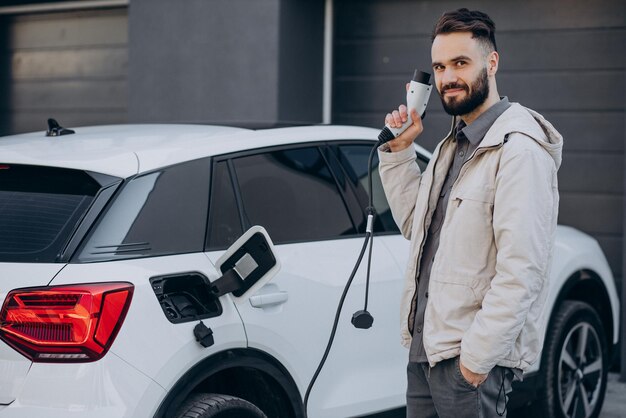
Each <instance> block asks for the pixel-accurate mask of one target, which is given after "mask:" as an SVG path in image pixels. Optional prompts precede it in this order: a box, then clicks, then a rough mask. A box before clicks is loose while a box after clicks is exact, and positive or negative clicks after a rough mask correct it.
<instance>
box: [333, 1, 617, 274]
mask: <svg viewBox="0 0 626 418" xmlns="http://www.w3.org/2000/svg"><path fill="white" fill-rule="evenodd" d="M625 3H626V2H624V1H622V0H597V1H593V2H590V1H587V0H569V1H566V0H561V1H556V0H554V1H540V0H528V1H524V2H517V1H515V2H514V1H501V0H500V1H496V0H483V1H474V2H471V5H470V7H471V8H475V9H479V10H482V11H485V12H486V13H488V14H489V15H490V16H491V17H492V19H493V20H494V21H495V22H496V27H497V31H496V33H497V42H498V49H499V51H500V57H501V58H500V69H499V71H498V75H497V80H498V88H499V91H500V94H503V95H507V96H508V97H509V99H510V100H512V101H518V102H521V103H522V104H524V105H526V106H528V107H531V108H534V109H535V110H537V111H539V112H540V113H542V114H544V115H545V116H546V117H547V118H548V119H549V120H550V121H551V122H553V124H554V125H555V126H556V127H557V129H559V130H560V131H561V133H562V134H563V136H564V137H565V146H564V155H563V165H562V167H561V169H560V171H559V182H560V191H561V205H560V215H559V222H560V223H562V224H566V225H572V226H575V227H577V228H579V229H581V230H583V231H586V232H588V233H590V234H592V235H593V236H594V237H596V238H597V239H598V240H599V242H600V245H601V246H602V248H603V250H604V251H605V253H606V255H607V257H608V259H609V262H610V264H611V267H612V269H613V272H614V274H615V275H616V276H617V278H618V283H619V282H620V281H621V276H622V236H623V216H624V215H623V187H624V140H625V135H624V99H625V94H624V92H625V90H626V87H625V81H624V78H625V77H624V74H625V71H624V70H625V62H626V58H625V56H626V54H624V46H625V43H624V40H625V39H626V13H625ZM467 5H468V2H464V1H441V0H437V1H434V0H433V1H414V0H411V1H402V0H387V1H380V0H378V1H375V0H372V1H363V0H360V1H346V0H343V1H338V2H337V5H336V33H337V35H336V39H335V63H336V66H335V79H334V103H333V104H334V108H333V122H335V123H354V124H360V125H369V126H374V127H377V126H381V124H382V121H383V118H384V115H385V113H387V112H388V111H389V110H390V109H393V108H394V107H397V105H398V104H399V103H403V102H404V83H406V81H407V80H408V79H409V78H410V76H411V74H412V70H413V68H420V69H426V70H428V69H429V68H430V43H431V41H430V32H431V30H432V27H433V25H434V22H435V21H436V20H437V18H438V17H439V16H440V15H441V14H442V13H443V12H444V11H447V10H453V9H456V8H459V7H467ZM427 113H428V115H427V117H426V120H425V131H424V134H423V138H422V139H421V140H420V142H421V143H422V144H424V145H425V146H426V147H427V148H429V149H432V148H433V147H434V145H435V144H436V143H437V141H438V140H439V139H440V138H441V137H442V136H443V135H444V134H445V133H447V132H448V129H449V118H448V116H447V115H446V114H445V113H444V112H443V109H442V107H441V103H440V101H439V98H438V97H437V96H436V95H434V94H433V96H432V97H431V99H430V103H429V107H428V110H427Z"/></svg>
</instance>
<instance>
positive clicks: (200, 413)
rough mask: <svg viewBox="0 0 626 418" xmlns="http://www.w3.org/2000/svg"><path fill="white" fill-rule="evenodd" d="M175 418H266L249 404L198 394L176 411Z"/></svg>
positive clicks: (228, 398) (230, 398) (228, 397)
mask: <svg viewBox="0 0 626 418" xmlns="http://www.w3.org/2000/svg"><path fill="white" fill-rule="evenodd" d="M176 416H177V418H267V416H266V415H265V414H264V413H263V411H261V410H260V409H259V408H257V407H256V406H254V405H253V404H251V403H250V402H248V401H246V400H244V399H241V398H237V397H235V396H230V395H218V394H212V393H211V394H209V393H198V394H195V395H192V396H191V397H189V398H188V399H187V400H186V401H185V403H184V404H183V406H181V407H180V409H179V410H178V414H177V415H176Z"/></svg>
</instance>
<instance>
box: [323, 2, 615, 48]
mask: <svg viewBox="0 0 626 418" xmlns="http://www.w3.org/2000/svg"><path fill="white" fill-rule="evenodd" d="M460 7H468V3H467V1H459V0H430V1H413V0H386V1H379V0H352V1H346V0H343V1H338V2H336V4H335V10H336V11H335V14H336V17H337V20H338V21H339V22H341V24H340V25H336V29H335V30H336V33H337V35H336V36H337V38H339V39H353V38H377V37H389V36H405V35H415V34H425V35H430V33H431V31H432V28H433V26H434V24H435V22H436V21H437V19H438V18H439V16H441V14H443V13H444V12H446V11H449V10H455V9H457V8H460ZM469 7H470V8H479V9H480V10H482V11H484V12H486V13H487V14H489V16H490V17H491V18H492V19H493V20H494V21H495V22H496V27H497V30H498V31H510V30H539V29H581V28H604V27H619V26H622V27H623V26H624V21H625V19H626V12H625V8H624V5H623V2H622V0H594V1H592V2H591V1H588V0H568V1H567V2H563V1H543V0H526V1H502V0H482V1H480V2H479V3H478V4H474V5H470V6H469Z"/></svg>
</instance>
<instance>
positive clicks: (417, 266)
mask: <svg viewBox="0 0 626 418" xmlns="http://www.w3.org/2000/svg"><path fill="white" fill-rule="evenodd" d="M451 134H452V131H450V132H449V133H448V136H447V138H446V140H448V139H449V138H450V135H451ZM441 148H443V144H442V147H441ZM441 148H439V153H438V154H437V159H436V160H435V164H434V165H433V175H432V178H433V181H432V182H431V183H430V188H429V189H428V201H429V202H430V194H431V193H432V191H433V184H434V179H435V170H436V169H437V162H438V161H439V156H440V155H441ZM429 202H427V205H428V203H429ZM426 214H428V208H427V212H426ZM427 235H428V231H427V230H426V224H424V234H423V235H422V242H421V243H420V249H419V251H418V252H417V262H416V263H415V277H413V280H414V281H415V290H414V291H413V295H412V296H411V305H410V309H409V317H408V318H407V324H409V323H410V322H411V313H413V305H414V304H416V303H417V290H418V289H417V288H418V286H419V285H418V282H417V279H418V276H419V272H420V264H421V260H422V251H423V250H424V244H425V243H426V236H427ZM416 308H417V306H416ZM409 328H410V331H411V337H413V329H414V328H415V317H414V318H413V324H411V326H410V327H409Z"/></svg>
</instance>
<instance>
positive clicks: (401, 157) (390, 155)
mask: <svg viewBox="0 0 626 418" xmlns="http://www.w3.org/2000/svg"><path fill="white" fill-rule="evenodd" d="M385 145H387V144H383V145H381V146H380V147H378V159H379V160H380V162H381V163H392V164H393V163H403V162H407V161H410V160H415V158H416V151H415V147H413V146H410V147H407V148H405V149H403V150H402V151H397V152H390V151H389V145H387V148H383V147H385Z"/></svg>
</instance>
